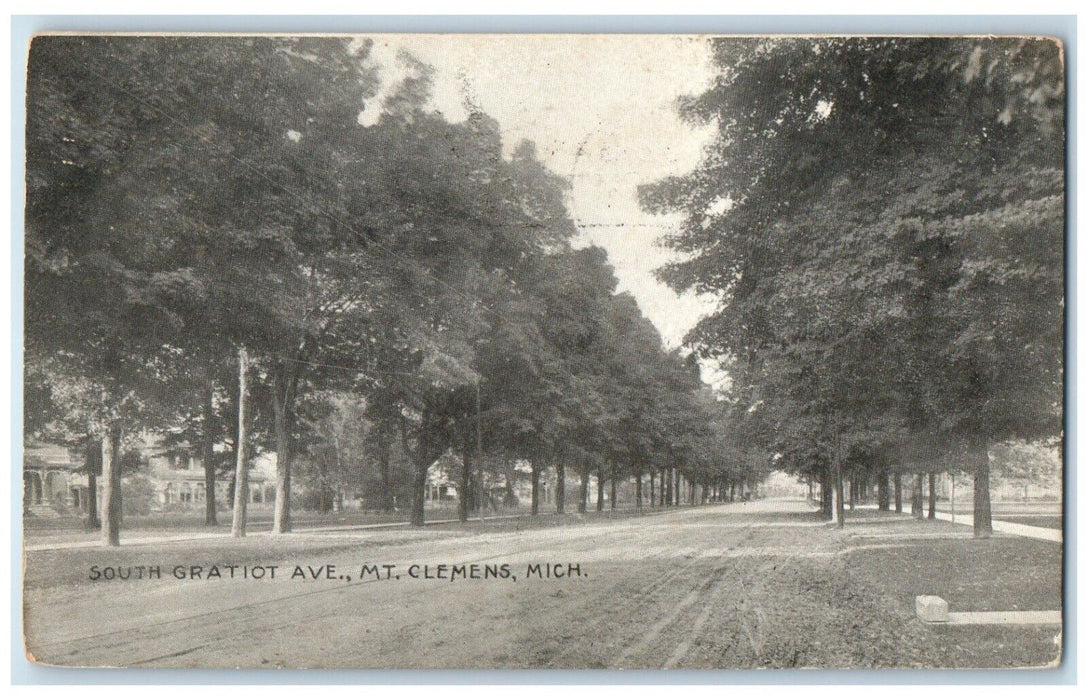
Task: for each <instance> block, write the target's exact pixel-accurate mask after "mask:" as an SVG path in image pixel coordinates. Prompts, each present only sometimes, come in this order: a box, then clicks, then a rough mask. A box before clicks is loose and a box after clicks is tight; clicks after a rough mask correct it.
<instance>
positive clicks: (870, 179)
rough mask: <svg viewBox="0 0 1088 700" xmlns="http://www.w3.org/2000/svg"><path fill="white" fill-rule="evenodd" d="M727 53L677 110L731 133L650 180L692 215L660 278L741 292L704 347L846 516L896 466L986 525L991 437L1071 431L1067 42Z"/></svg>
mask: <svg viewBox="0 0 1088 700" xmlns="http://www.w3.org/2000/svg"><path fill="white" fill-rule="evenodd" d="M713 60H714V65H715V66H716V68H717V70H718V75H717V77H716V79H715V80H714V82H713V84H712V86H711V87H710V88H709V89H708V90H706V91H705V92H704V93H702V94H700V95H698V96H695V97H692V98H690V99H687V100H686V101H684V102H683V104H682V106H681V113H682V114H683V116H684V117H686V118H687V119H689V120H691V121H692V122H696V123H700V124H711V125H714V127H715V128H716V130H717V132H716V139H715V141H714V143H713V145H712V147H711V148H710V149H708V150H707V152H706V155H705V157H704V160H703V162H702V164H701V165H700V166H699V168H698V169H697V170H696V171H694V172H692V173H691V174H689V175H685V176H679V177H674V178H669V179H666V180H663V181H660V182H657V183H654V184H652V185H647V186H645V187H644V188H643V189H642V191H641V196H642V200H643V203H644V206H645V207H646V208H648V209H649V210H651V211H655V212H665V211H668V212H681V213H682V214H683V215H684V220H683V224H682V226H681V227H680V229H679V230H678V231H677V232H676V233H675V235H673V236H672V237H671V239H670V240H669V244H670V245H671V246H672V248H674V249H675V250H677V251H679V252H680V253H683V254H684V256H683V260H682V261H681V262H677V263H675V264H671V265H669V266H667V267H666V268H665V269H663V270H662V272H661V274H662V276H663V278H664V279H665V280H666V281H667V282H668V283H670V284H671V285H672V286H674V287H675V288H677V289H683V290H686V289H694V290H697V291H699V292H705V293H711V294H715V295H718V297H719V298H720V299H721V300H722V303H721V305H720V308H719V309H718V311H717V312H716V313H714V314H712V315H711V316H709V317H707V318H706V319H704V320H703V321H702V322H701V323H700V324H699V325H698V326H697V327H696V328H695V329H694V330H693V331H692V332H691V334H690V336H689V340H690V341H691V342H692V343H693V344H695V345H696V346H697V347H699V348H700V351H701V352H702V353H703V354H705V355H707V356H722V357H725V358H727V360H728V361H729V363H730V365H729V367H730V372H731V374H732V377H733V380H734V388H733V391H734V393H735V394H736V395H737V399H738V400H739V401H740V402H741V403H743V404H744V405H746V406H749V407H751V409H752V410H750V411H749V422H750V423H752V425H751V430H749V431H748V432H747V435H748V437H749V439H750V440H753V441H755V444H756V445H761V446H762V447H763V449H765V450H767V451H770V452H773V453H774V454H776V455H780V463H781V464H782V465H783V466H785V467H787V468H789V469H791V470H792V471H794V472H795V473H798V474H801V475H809V476H811V477H813V478H815V479H816V480H818V481H819V482H820V483H821V484H823V489H822V491H823V493H824V496H825V497H824V507H825V511H826V513H827V515H828V516H829V517H830V516H831V515H832V512H831V511H832V502H833V501H834V502H836V503H837V506H836V507H835V509H836V510H837V514H836V515H837V518H838V520H839V523H840V525H841V523H842V521H843V517H844V515H843V507H842V503H843V488H844V487H843V481H844V475H849V476H850V478H851V482H852V483H855V484H856V483H859V482H860V483H863V482H865V481H868V483H870V484H872V483H874V480H875V481H876V483H878V484H879V485H880V493H881V499H880V500H881V506H882V507H884V508H887V507H888V501H889V496H888V494H889V493H890V491H891V487H890V484H889V480H890V479H892V478H894V480H895V492H896V494H897V500H898V497H899V495H900V490H901V480H902V476H901V475H902V474H903V473H908V474H911V473H916V474H918V476H917V479H918V482H917V483H916V488H915V491H916V492H920V491H921V485H920V480H921V473H922V472H928V473H930V474H932V473H934V472H936V471H944V470H945V469H949V468H955V469H958V470H965V471H967V472H969V473H971V474H972V475H973V477H974V484H975V488H974V528H975V534H976V536H982V537H985V536H988V535H989V534H990V532H991V519H990V496H989V469H990V467H989V457H988V454H989V451H990V449H991V448H992V447H993V446H994V445H995V444H998V443H1002V442H1004V441H1006V440H1010V439H1016V438H1020V439H1027V440H1044V439H1049V440H1052V441H1053V440H1060V436H1061V416H1062V412H1061V406H1062V382H1063V378H1062V367H1063V365H1062V358H1063V345H1062V340H1063V315H1064V288H1063V247H1064V246H1063V244H1064V237H1063V232H1064V228H1063V222H1064V109H1063V107H1064V77H1063V68H1062V61H1063V56H1062V51H1061V47H1060V45H1059V44H1057V43H1056V42H1053V41H1050V40H1045V39H986V38H968V39H941V40H934V39H908V38H888V39H860V38H849V39H838V38H827V39H811V38H805V39H788V38H780V39H728V40H718V41H714V42H713ZM757 408H758V410H756V409H757ZM757 424H758V425H757ZM832 492H837V497H836V498H835V499H832V498H831V497H830V496H831V494H832Z"/></svg>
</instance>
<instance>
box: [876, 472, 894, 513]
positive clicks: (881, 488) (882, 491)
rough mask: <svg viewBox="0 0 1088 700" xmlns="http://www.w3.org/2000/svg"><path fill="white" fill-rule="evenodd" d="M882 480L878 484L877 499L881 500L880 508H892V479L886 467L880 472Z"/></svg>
mask: <svg viewBox="0 0 1088 700" xmlns="http://www.w3.org/2000/svg"><path fill="white" fill-rule="evenodd" d="M879 478H880V481H879V482H878V484H877V489H878V491H877V499H878V500H879V502H880V506H879V507H880V510H883V511H889V510H891V480H890V479H889V474H888V470H887V469H884V470H881V472H880V477H879Z"/></svg>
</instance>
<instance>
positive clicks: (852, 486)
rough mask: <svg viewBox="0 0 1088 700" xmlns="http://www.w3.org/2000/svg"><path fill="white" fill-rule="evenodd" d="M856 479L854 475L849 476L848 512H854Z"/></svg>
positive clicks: (856, 494) (856, 490) (856, 489)
mask: <svg viewBox="0 0 1088 700" xmlns="http://www.w3.org/2000/svg"><path fill="white" fill-rule="evenodd" d="M857 492H858V479H857V476H856V475H854V474H851V475H850V510H854V505H855V503H856V502H857V496H858V493H857Z"/></svg>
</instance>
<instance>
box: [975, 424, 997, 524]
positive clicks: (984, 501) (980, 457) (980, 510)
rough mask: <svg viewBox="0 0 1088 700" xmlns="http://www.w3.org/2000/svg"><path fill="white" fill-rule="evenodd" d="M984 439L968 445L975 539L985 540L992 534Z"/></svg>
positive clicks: (985, 441)
mask: <svg viewBox="0 0 1088 700" xmlns="http://www.w3.org/2000/svg"><path fill="white" fill-rule="evenodd" d="M989 447H990V446H989V443H988V441H987V440H986V439H985V438H974V439H972V440H971V443H970V450H971V457H972V461H973V462H974V465H973V466H974V473H975V512H974V526H975V537H979V538H983V539H984V538H987V537H989V536H990V535H992V534H994V525H993V518H992V513H991V509H990V452H989Z"/></svg>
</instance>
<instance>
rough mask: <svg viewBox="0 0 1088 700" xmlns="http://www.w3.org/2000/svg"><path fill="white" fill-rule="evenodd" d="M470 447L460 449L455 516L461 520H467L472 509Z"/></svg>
mask: <svg viewBox="0 0 1088 700" xmlns="http://www.w3.org/2000/svg"><path fill="white" fill-rule="evenodd" d="M470 452H471V449H470V448H469V447H468V446H467V445H466V446H465V449H464V450H462V451H461V492H460V494H458V495H459V496H460V497H459V498H458V499H457V518H458V520H460V521H461V522H467V521H468V514H469V511H470V510H471V509H472V506H473V501H474V500H475V499H474V498H473V497H472V455H471V454H470Z"/></svg>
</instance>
